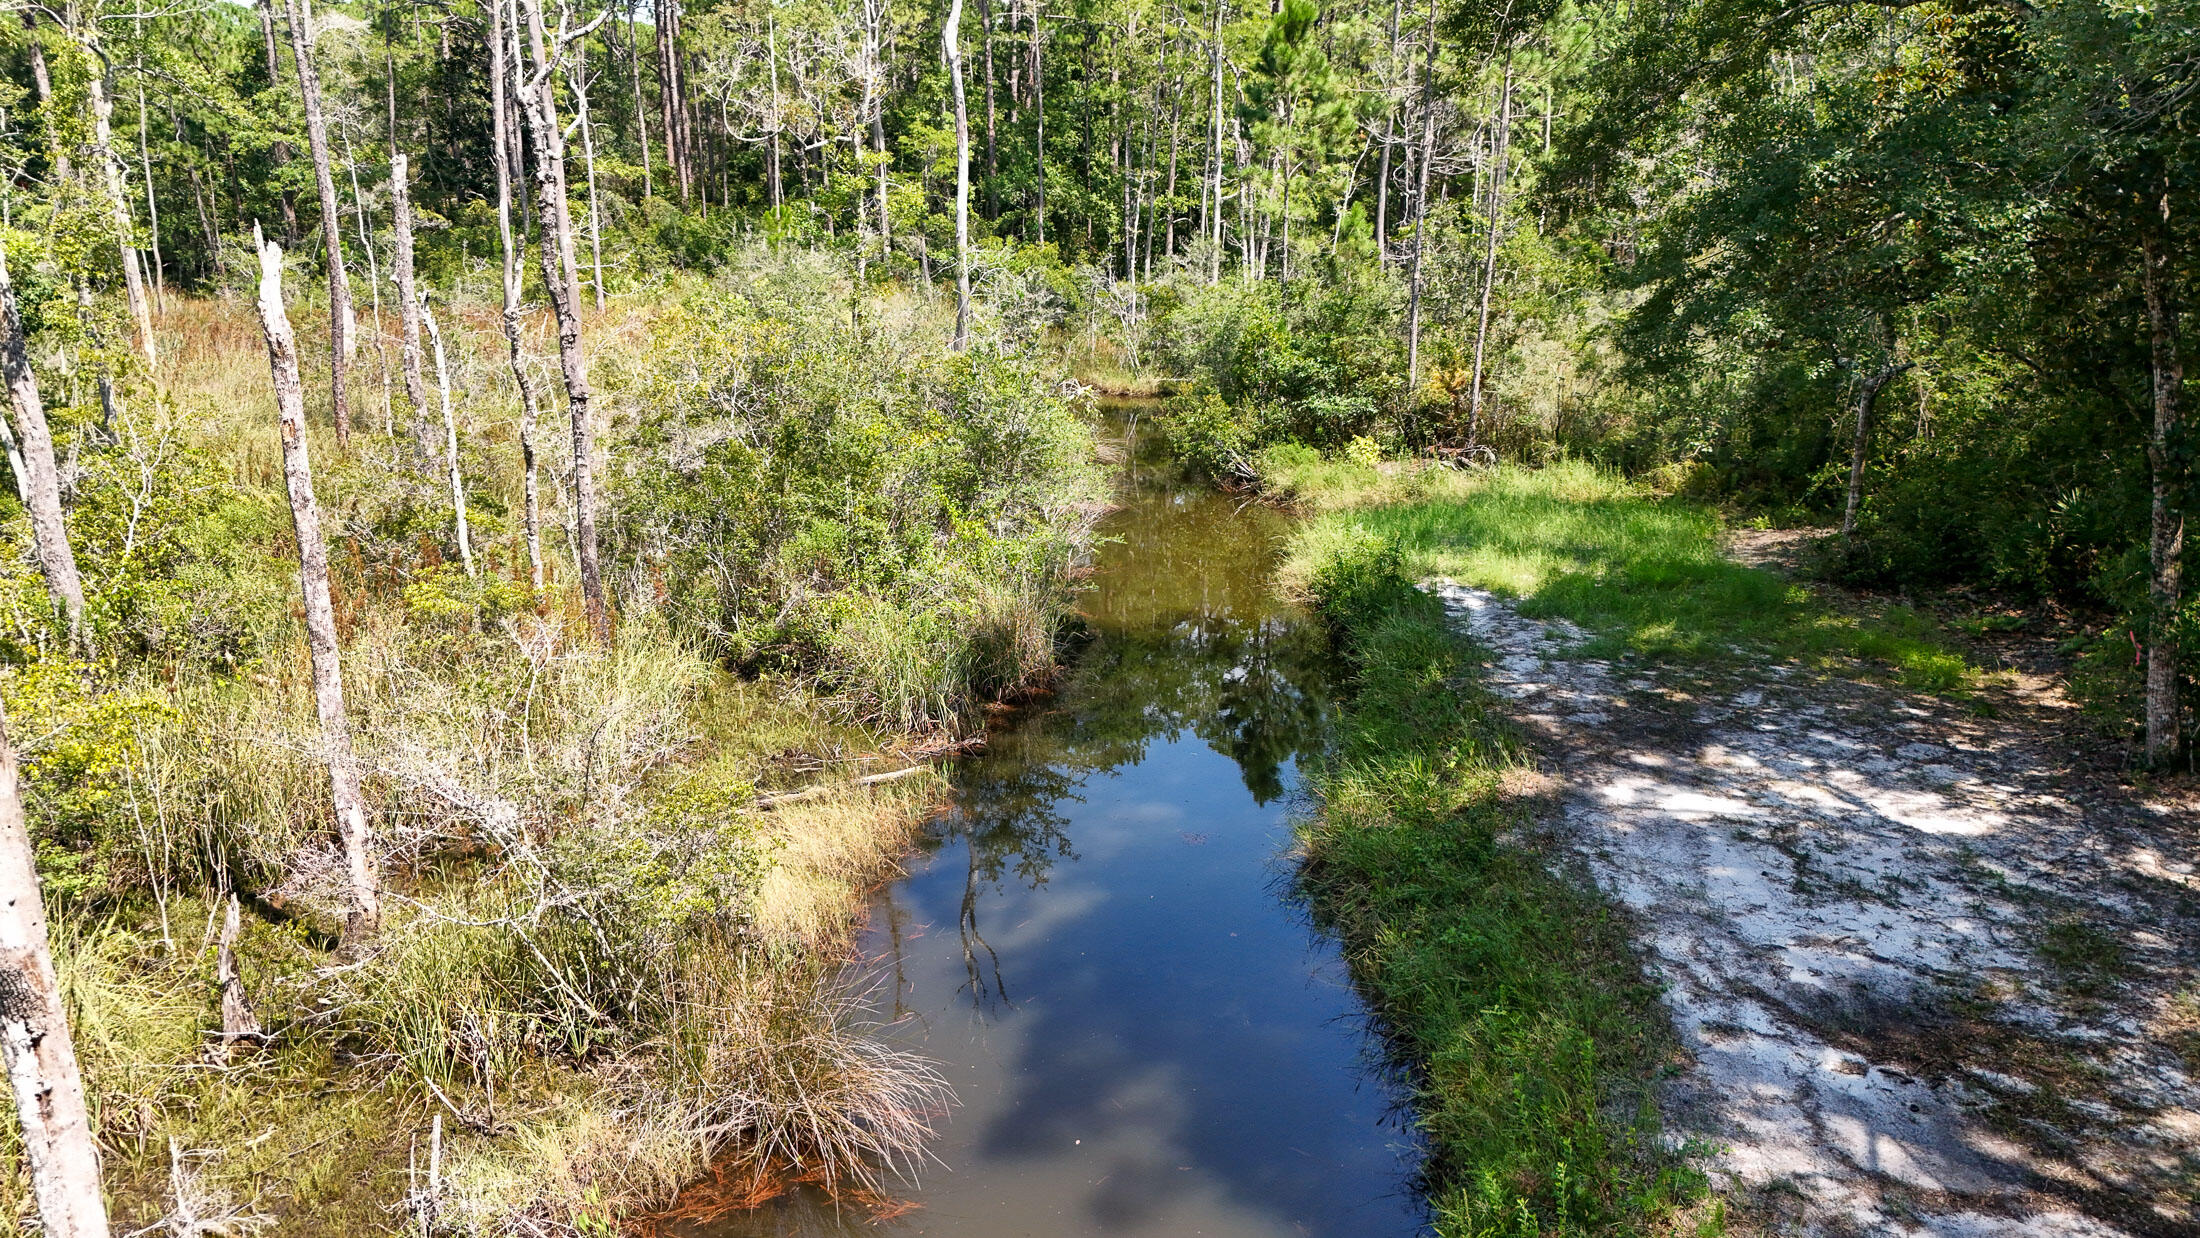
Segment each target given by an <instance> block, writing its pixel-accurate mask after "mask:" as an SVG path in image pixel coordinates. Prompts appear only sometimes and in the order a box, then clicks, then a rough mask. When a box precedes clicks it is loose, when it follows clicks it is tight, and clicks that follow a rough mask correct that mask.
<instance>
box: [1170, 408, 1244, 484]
mask: <svg viewBox="0 0 2200 1238" xmlns="http://www.w3.org/2000/svg"><path fill="white" fill-rule="evenodd" d="M1156 420H1157V422H1158V423H1159V424H1160V427H1161V433H1162V435H1163V437H1164V438H1166V439H1167V440H1168V444H1169V454H1170V455H1171V456H1174V457H1175V458H1176V462H1177V463H1178V464H1181V465H1183V466H1184V467H1185V469H1187V470H1189V471H1190V472H1191V473H1193V474H1194V475H1195V476H1199V477H1206V478H1212V479H1214V480H1217V481H1228V480H1232V479H1242V478H1243V477H1244V476H1245V474H1246V472H1247V471H1248V465H1247V462H1246V454H1245V453H1246V451H1247V450H1248V449H1249V448H1250V447H1251V446H1252V444H1253V432H1252V430H1251V429H1250V428H1249V427H1248V426H1247V425H1246V424H1245V422H1244V420H1243V419H1242V418H1240V417H1239V416H1238V414H1237V413H1236V411H1235V410H1233V409H1232V408H1231V407H1230V406H1229V404H1227V403H1225V402H1224V400H1223V398H1222V397H1221V396H1219V395H1216V394H1215V393H1214V392H1212V391H1205V392H1200V393H1198V394H1196V395H1176V396H1170V397H1169V399H1168V401H1167V402H1166V403H1164V404H1163V405H1162V406H1161V414H1160V416H1159V417H1158V418H1156Z"/></svg>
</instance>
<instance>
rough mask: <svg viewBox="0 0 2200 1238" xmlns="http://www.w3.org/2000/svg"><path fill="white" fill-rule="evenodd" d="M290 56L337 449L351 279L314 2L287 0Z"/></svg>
mask: <svg viewBox="0 0 2200 1238" xmlns="http://www.w3.org/2000/svg"><path fill="white" fill-rule="evenodd" d="M285 15H286V16H287V17H288V18H289V23H290V54H291V58H292V59H294V60H296V61H297V62H298V91H299V93H300V94H301V95H303V96H304V98H305V107H306V144H307V146H308V147H310V148H311V150H312V153H313V187H314V189H315V190H317V191H318V192H319V193H320V195H321V242H322V244H323V246H324V247H325V248H326V249H327V251H328V318H329V327H328V338H329V350H328V353H329V356H328V391H329V411H330V413H331V414H332V415H333V416H334V417H335V419H336V442H337V445H338V446H339V447H342V446H343V445H345V444H347V443H349V442H350V441H351V397H350V393H349V392H348V391H347V390H346V379H347V377H348V375H347V370H348V369H349V367H350V365H351V354H352V333H351V328H352V323H351V278H350V276H349V275H347V274H346V273H345V271H344V216H343V212H342V211H341V209H340V208H339V207H338V206H337V205H336V177H335V174H334V173H333V172H332V171H331V170H330V167H329V149H328V125H327V123H326V122H324V121H323V120H322V118H321V74H320V71H319V70H318V69H316V68H315V67H314V65H313V10H312V0H285Z"/></svg>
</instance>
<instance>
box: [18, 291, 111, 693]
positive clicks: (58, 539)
mask: <svg viewBox="0 0 2200 1238" xmlns="http://www.w3.org/2000/svg"><path fill="white" fill-rule="evenodd" d="M0 331H4V338H0V367H4V368H5V371H6V374H7V380H8V402H9V404H11V405H12V406H13V407H14V410H15V424H16V425H17V426H19V427H21V430H22V434H21V451H22V456H23V469H22V472H23V474H24V475H23V476H22V477H20V478H18V479H17V480H18V481H19V482H20V484H21V487H22V494H23V500H24V506H26V507H27V508H29V509H30V517H31V539H32V540H33V541H34V542H36V543H37V546H36V550H37V553H38V567H39V570H40V572H42V573H43V574H44V575H45V577H46V592H47V593H48V594H49V595H50V596H51V597H52V598H53V605H54V611H55V612H56V614H58V615H59V616H60V618H61V623H62V630H63V632H65V633H66V634H67V636H68V642H69V647H70V648H72V649H75V650H77V651H78V652H80V653H81V652H88V651H89V647H90V636H89V634H88V633H87V632H86V630H85V627H84V581H83V578H82V577H80V576H79V575H78V574H77V570H76V553H75V552H74V551H72V550H71V549H69V534H68V527H67V525H66V524H65V523H64V522H63V520H62V518H61V473H60V469H59V468H58V467H57V466H56V465H55V462H54V454H53V433H52V431H51V430H49V429H48V428H47V426H46V405H45V402H44V401H43V400H41V399H40V398H39V395H38V376H37V375H36V374H35V373H33V372H32V371H31V359H30V352H29V350H28V349H27V348H26V347H25V346H24V343H23V316H22V315H21V314H20V313H18V312H17V310H16V306H15V285H14V283H13V281H11V280H10V279H9V278H8V263H7V254H6V251H5V250H4V249H0Z"/></svg>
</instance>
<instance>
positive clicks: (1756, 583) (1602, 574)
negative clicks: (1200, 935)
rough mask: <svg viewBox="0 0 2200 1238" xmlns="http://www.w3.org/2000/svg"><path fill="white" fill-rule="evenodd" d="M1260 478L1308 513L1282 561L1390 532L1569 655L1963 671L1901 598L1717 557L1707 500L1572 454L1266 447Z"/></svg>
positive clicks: (1930, 673)
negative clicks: (1484, 466)
mask: <svg viewBox="0 0 2200 1238" xmlns="http://www.w3.org/2000/svg"><path fill="white" fill-rule="evenodd" d="M1270 465H1271V467H1270V468H1268V469H1267V470H1266V476H1265V479H1264V480H1265V481H1266V482H1267V484H1268V485H1269V486H1270V487H1271V488H1272V489H1274V490H1275V491H1276V492H1278V493H1279V494H1281V495H1283V496H1285V497H1288V498H1291V499H1293V500H1295V501H1298V502H1300V503H1302V504H1304V505H1306V506H1307V507H1309V508H1311V509H1313V510H1314V512H1315V513H1316V515H1315V517H1314V519H1313V520H1311V521H1310V522H1309V524H1308V526H1307V528H1306V529H1305V530H1304V531H1303V532H1302V533H1301V535H1300V537H1299V539H1298V542H1297V544H1296V547H1295V549H1294V551H1293V554H1292V556H1291V561H1290V562H1289V563H1288V564H1287V565H1286V568H1285V576H1286V578H1287V579H1290V580H1295V581H1298V582H1302V583H1303V582H1304V581H1306V580H1307V579H1308V577H1309V574H1310V573H1311V572H1312V571H1313V567H1314V565H1315V564H1316V563H1318V562H1320V561H1322V559H1323V558H1324V556H1326V555H1328V554H1331V553H1333V552H1334V551H1335V550H1337V549H1338V548H1340V547H1342V546H1345V545H1348V544H1350V543H1351V542H1353V541H1354V540H1355V539H1357V538H1360V537H1363V536H1373V537H1376V538H1378V539H1386V540H1389V541H1393V542H1395V543H1396V544H1398V545H1399V546H1400V547H1401V548H1402V549H1403V552H1404V554H1405V555H1406V556H1407V559H1408V560H1409V561H1410V563H1411V566H1412V568H1413V570H1414V571H1415V572H1417V573H1418V574H1419V575H1421V576H1424V577H1425V576H1441V577H1448V578H1450V579H1453V580H1457V581H1459V582H1461V583H1463V584H1468V585H1473V586H1476V587H1479V588H1484V589H1489V590H1492V591H1494V592H1497V593H1501V594H1504V595H1506V596H1508V597H1512V598H1515V599H1517V600H1518V604H1519V606H1520V609H1521V611H1522V613H1524V614H1527V615H1530V616H1533V617H1537V618H1562V619H1567V620H1570V621H1572V622H1574V623H1577V624H1580V625H1582V626H1583V627H1585V628H1587V629H1588V630H1589V631H1590V633H1591V640H1590V641H1589V643H1588V645H1587V647H1586V648H1585V649H1584V650H1583V652H1585V653H1590V654H1598V655H1606V656H1609V655H1612V654H1617V653H1624V652H1633V653H1639V654H1643V655H1647V656H1650V657H1657V658H1669V659H1679V660H1683V661H1699V662H1700V661H1717V660H1722V659H1734V658H1766V657H1770V658H1797V659H1803V660H1806V661H1811V662H1816V663H1826V662H1829V661H1831V660H1835V659H1842V658H1854V659H1863V660H1865V661H1867V662H1874V663H1882V664H1885V665H1887V666H1889V667H1891V668H1892V669H1893V670H1894V672H1895V673H1896V674H1897V675H1898V676H1899V677H1900V678H1901V679H1902V681H1903V682H1904V683H1905V684H1907V685H1909V686H1912V687H1916V688H1921V689H1925V690H1930V691H1951V690H1961V689H1963V688H1965V687H1968V686H1969V685H1970V684H1971V683H1973V682H1974V681H1975V679H1976V678H1977V675H1978V671H1977V670H1976V668H1975V667H1972V666H1971V665H1970V664H1969V663H1968V662H1966V661H1965V660H1964V658H1963V657H1962V656H1961V655H1960V654H1959V653H1957V652H1955V651H1953V650H1951V649H1950V648H1949V647H1948V645H1947V643H1946V641H1945V640H1944V639H1943V638H1942V637H1941V636H1940V634H1939V633H1938V632H1937V631H1936V630H1935V627H1934V625H1933V624H1932V623H1931V621H1930V620H1928V619H1926V618H1925V617H1924V616H1922V615H1920V614H1918V612H1916V611H1914V610H1912V609H1910V608H1909V607H1906V606H1898V605H1884V606H1878V607H1875V608H1873V611H1872V613H1870V614H1868V615H1857V614H1848V613H1841V612H1838V611H1835V610H1833V609H1831V608H1829V607H1828V606H1826V605H1825V604H1823V603H1822V602H1821V601H1820V600H1819V599H1818V598H1817V597H1815V596H1814V595H1813V594H1812V592H1811V591H1810V590H1809V589H1807V588H1805V587H1804V586H1802V585H1799V584H1797V583H1795V582H1793V581H1790V580H1787V579H1785V578H1783V577H1781V576H1779V575H1776V574H1774V573H1772V572H1768V571H1764V570H1762V569H1759V568H1754V567H1748V566H1745V565H1743V564H1740V563H1736V562H1734V561H1733V560H1732V559H1729V558H1728V557H1727V556H1726V555H1725V554H1724V553H1723V551H1722V549H1721V542H1722V535H1723V530H1722V526H1721V524H1720V521H1719V517H1718V514H1717V513H1716V512H1714V511H1712V510H1711V509H1710V508H1707V507H1704V506H1702V505H1701V504H1697V503H1692V502H1688V501H1685V500H1681V499H1675V498H1668V497H1661V496H1658V495H1655V494H1652V493H1650V492H1648V491H1646V490H1644V489H1643V488H1641V487H1640V486H1637V485H1635V484H1634V483H1632V482H1629V481H1627V480H1625V479H1623V478H1621V477H1620V476H1618V475H1617V474H1614V473H1611V472H1608V471H1606V470H1603V469H1600V468H1598V467H1596V466H1594V465H1591V464H1586V463H1583V462H1580V461H1561V462H1558V463H1555V464H1552V465H1550V466H1549V467H1546V468H1542V469H1523V468H1502V469H1497V470H1494V471H1492V472H1488V473H1478V474H1462V473H1456V472H1452V471H1449V470H1441V469H1428V470H1413V469H1411V468H1410V467H1401V466H1397V465H1390V466H1385V468H1384V469H1371V468H1365V467H1362V466H1358V465H1355V464H1353V463H1351V462H1350V461H1346V460H1306V459H1302V458H1299V457H1295V456H1280V455H1274V454H1272V455H1271V457H1270Z"/></svg>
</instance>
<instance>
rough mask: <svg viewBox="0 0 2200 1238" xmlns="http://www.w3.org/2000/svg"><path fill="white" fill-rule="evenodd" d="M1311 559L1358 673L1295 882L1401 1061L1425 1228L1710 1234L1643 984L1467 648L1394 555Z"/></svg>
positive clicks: (1658, 1024)
mask: <svg viewBox="0 0 2200 1238" xmlns="http://www.w3.org/2000/svg"><path fill="white" fill-rule="evenodd" d="M1313 566H1314V569H1315V570H1314V573H1313V574H1312V576H1310V578H1309V580H1308V584H1309V586H1310V592H1311V594H1312V597H1313V600H1314V601H1315V603H1316V605H1317V606H1318V608H1319V609H1320V611H1321V613H1322V615H1323V617H1324V618H1325V619H1326V620H1328V622H1329V624H1330V626H1331V629H1332V631H1333V632H1334V633H1335V635H1336V637H1337V641H1338V645H1339V647H1340V650H1341V651H1342V652H1343V653H1344V654H1345V656H1346V657H1347V659H1348V660H1349V662H1350V665H1351V668H1352V671H1353V674H1352V677H1351V686H1352V692H1351V694H1350V696H1349V697H1348V698H1347V700H1346V701H1345V702H1344V705H1343V708H1342V709H1341V711H1340V714H1339V717H1338V718H1337V723H1336V742H1335V747H1334V750H1333V751H1332V753H1331V755H1330V756H1329V758H1328V759H1327V760H1325V761H1323V762H1322V763H1320V765H1318V766H1317V767H1315V768H1314V769H1312V770H1311V771H1310V774H1311V781H1312V784H1313V787H1314V790H1315V792H1316V795H1317V797H1318V803H1319V807H1318V810H1317V811H1316V812H1315V813H1313V814H1311V815H1310V816H1309V817H1308V819H1307V820H1306V821H1305V822H1304V823H1303V824H1302V826H1301V841H1302V845H1303V848H1304V855H1305V862H1304V865H1303V867H1302V869H1301V874H1300V875H1301V882H1302V884H1303V886H1304V888H1305V889H1306V890H1307V891H1308V892H1309V893H1310V894H1311V895H1312V896H1313V902H1314V906H1315V908H1316V911H1317V913H1318V914H1319V915H1320V916H1321V917H1322V918H1323V919H1324V921H1325V922H1326V923H1327V924H1328V925H1329V926H1330V927H1331V928H1333V929H1334V930H1335V931H1336V932H1337V934H1338V935H1339V937H1340V938H1341V939H1342V940H1343V941H1344V943H1345V947H1346V950H1347V952H1348V955H1349V957H1350V959H1351V961H1352V965H1353V976H1354V979H1355V981H1356V982H1357V983H1358V985H1359V986H1360V989H1361V992H1362V993H1363V994H1365V995H1366V997H1367V1000H1368V1002H1369V1005H1370V1006H1371V1007H1372V1008H1373V1009H1374V1010H1375V1011H1376V1013H1377V1014H1378V1015H1379V1016H1380V1017H1381V1018H1382V1020H1383V1022H1384V1025H1385V1027H1386V1030H1387V1031H1388V1032H1389V1034H1390V1036H1391V1038H1392V1043H1393V1044H1394V1045H1396V1046H1397V1048H1398V1049H1399V1051H1400V1052H1401V1053H1402V1054H1403V1055H1404V1056H1405V1057H1406V1058H1407V1059H1408V1060H1409V1061H1410V1062H1411V1063H1413V1065H1414V1067H1415V1069H1414V1071H1413V1073H1412V1078H1413V1082H1414V1089H1415V1096H1414V1100H1415V1105H1414V1108H1415V1113H1416V1115H1417V1118H1418V1121H1419V1123H1420V1125H1421V1129H1422V1130H1423V1132H1424V1133H1425V1135H1426V1136H1427V1139H1428V1143H1429V1151H1430V1156H1429V1161H1428V1163H1427V1165H1426V1166H1425V1167H1424V1174H1425V1176H1426V1180H1427V1185H1428V1188H1429V1191H1430V1194H1431V1197H1432V1199H1433V1201H1434V1205H1435V1212H1436V1217H1435V1219H1436V1232H1437V1233H1438V1234H1439V1235H1440V1236H1441V1238H1540V1236H1542V1235H1548V1234H1606V1235H1651V1234H1671V1233H1683V1232H1688V1230H1689V1229H1691V1228H1693V1229H1695V1230H1696V1232H1699V1233H1705V1234H1715V1233H1718V1232H1721V1225H1720V1221H1719V1213H1718V1208H1719V1203H1718V1201H1717V1199H1716V1198H1715V1197H1711V1196H1709V1195H1708V1194H1707V1192H1706V1189H1705V1187H1706V1184H1705V1182H1704V1180H1703V1178H1702V1176H1701V1175H1700V1174H1699V1173H1698V1172H1697V1171H1696V1170H1694V1169H1693V1168H1692V1167H1691V1166H1690V1164H1689V1163H1688V1162H1687V1160H1686V1159H1685V1158H1684V1157H1682V1156H1677V1155H1675V1154H1674V1153H1673V1151H1672V1150H1671V1148H1670V1147H1669V1146H1668V1145H1667V1143H1666V1141H1665V1140H1664V1138H1663V1136H1662V1135H1661V1132H1660V1129H1659V1124H1658V1115H1657V1110H1656V1106H1655V1105H1654V1103H1652V1092H1651V1089H1652V1088H1653V1087H1654V1085H1655V1081H1656V1079H1657V1078H1658V1075H1659V1072H1660V1069H1661V1067H1662V1066H1663V1064H1664V1063H1665V1062H1666V1061H1668V1060H1670V1059H1669V1055H1670V1052H1671V1033H1670V1030H1669V1028H1668V1027H1667V1024H1666V1021H1665V1017H1664V1014H1663V1012H1662V1010H1661V1009H1660V1007H1659V1003H1658V998H1657V992H1656V989H1655V988H1654V987H1653V986H1652V985H1651V984H1650V983H1649V982H1648V981H1647V980H1646V978H1645V977H1644V975H1643V973H1642V968H1641V966H1640V964H1639V963H1638V962H1637V960H1636V958H1635V956H1634V954H1633V952H1632V951H1631V950H1630V948H1629V946H1628V943H1627V935H1626V930H1625V926H1624V925H1623V924H1622V923H1621V922H1620V921H1619V920H1618V919H1617V918H1615V917H1614V916H1613V915H1612V913H1611V911H1610V909H1609V908H1608V907H1606V906H1605V905H1604V904H1603V902H1602V901H1600V900H1599V899H1598V898H1597V896H1596V894H1595V892H1594V891H1593V890H1591V889H1588V888H1586V887H1584V886H1582V885H1578V884H1576V883H1574V882H1572V881H1569V880H1567V879H1566V878H1564V877H1562V876H1560V875H1558V874H1557V873H1554V871H1553V869H1552V866H1551V865H1550V864H1549V863H1548V861H1547V858H1546V856H1545V855H1544V854H1543V853H1542V851H1541V850H1540V847H1539V845H1538V843H1537V841H1536V835H1535V832H1534V830H1533V828H1532V824H1533V821H1534V819H1535V815H1536V813H1535V809H1536V802H1535V800H1534V799H1533V798H1532V795H1531V794H1530V792H1531V791H1532V789H1533V788H1534V787H1535V786H1536V785H1537V783H1536V780H1535V778H1534V776H1533V775H1532V774H1531V773H1530V772H1529V771H1528V769H1527V767H1526V763H1525V762H1524V761H1523V760H1522V759H1521V757H1520V755H1519V754H1518V752H1517V750H1516V748H1515V746H1514V745H1513V744H1512V743H1511V741H1510V739H1509V737H1508V734H1507V731H1506V729H1505V727H1504V725H1503V723H1502V721H1501V720H1500V718H1499V716H1498V714H1497V712H1496V710H1495V709H1494V708H1493V705H1492V701H1491V699H1490V697H1489V695H1488V694H1487V693H1485V692H1482V691H1480V690H1479V689H1477V688H1475V687H1473V686H1472V685H1473V680H1474V677H1475V674H1476V664H1477V662H1478V661H1479V659H1480V658H1481V656H1482V654H1481V651H1479V650H1477V649H1475V648H1473V647H1472V646H1470V645H1469V644H1468V643H1467V642H1466V641H1465V640H1464V639H1462V638H1461V636H1460V635H1459V633H1458V632H1456V631H1455V630H1453V628H1452V627H1451V625H1450V624H1449V623H1448V622H1447V620H1446V616H1445V614H1444V612H1443V609H1442V608H1441V607H1440V606H1439V605H1438V604H1437V603H1436V601H1435V600H1434V599H1432V598H1430V597H1428V596H1427V595H1426V594H1423V593H1420V592H1418V591H1416V590H1414V589H1412V588H1411V587H1410V585H1409V583H1408V581H1407V578H1406V576H1405V575H1404V574H1403V573H1402V572H1401V570H1400V569H1401V567H1402V566H1403V565H1401V564H1400V563H1399V562H1398V561H1397V559H1396V557H1395V556H1391V555H1388V554H1386V553H1385V552H1383V551H1382V550H1380V549H1375V550H1373V551H1372V552H1371V551H1370V549H1369V547H1368V546H1367V545H1366V544H1365V543H1362V544H1361V546H1360V547H1359V548H1357V549H1356V550H1355V549H1350V548H1346V549H1342V550H1341V552H1340V553H1335V554H1331V555H1328V556H1325V557H1324V558H1322V559H1320V560H1318V561H1316V563H1315V564H1314V565H1313Z"/></svg>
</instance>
